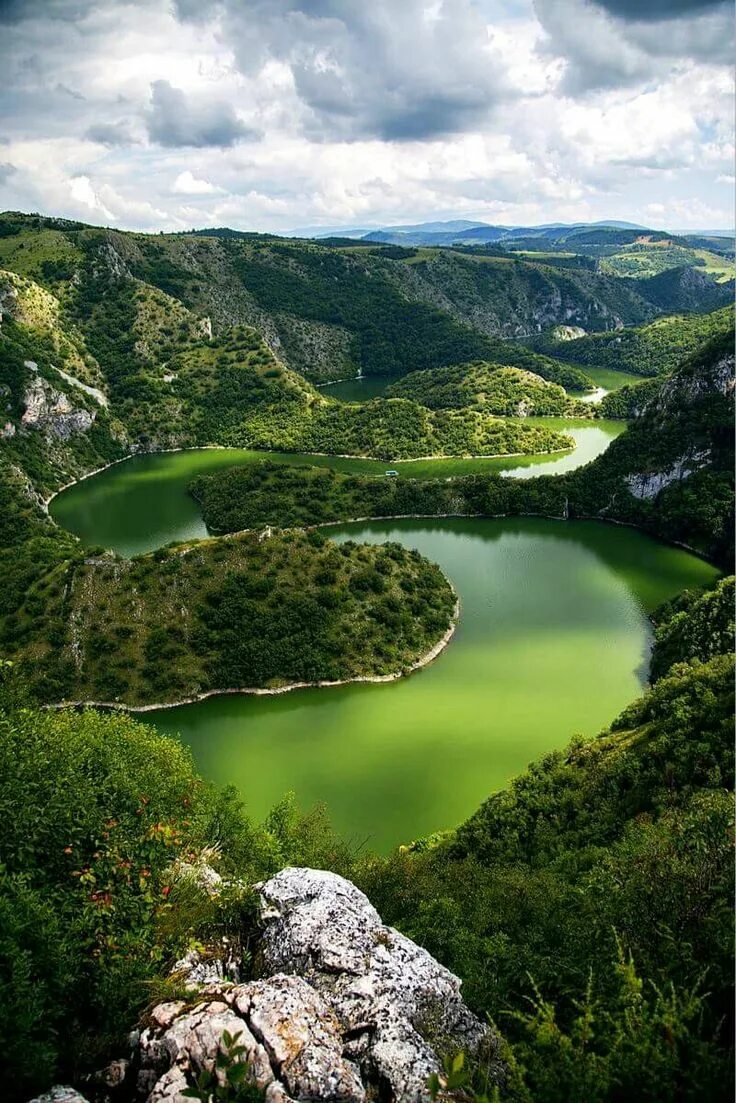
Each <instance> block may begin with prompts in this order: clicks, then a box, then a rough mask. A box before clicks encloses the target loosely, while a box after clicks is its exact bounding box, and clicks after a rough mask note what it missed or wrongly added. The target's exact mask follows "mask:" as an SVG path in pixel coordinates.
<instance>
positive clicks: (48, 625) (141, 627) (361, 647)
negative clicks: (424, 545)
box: [3, 532, 454, 705]
mask: <svg viewBox="0 0 736 1103" xmlns="http://www.w3.org/2000/svg"><path fill="white" fill-rule="evenodd" d="M453 607H454V597H453V594H452V590H451V589H450V586H449V585H448V583H447V582H446V580H445V578H444V576H443V575H442V572H441V571H440V569H439V567H437V566H435V565H434V564H431V563H428V562H427V561H426V560H425V559H423V558H422V557H421V556H420V555H419V553H418V552H413V551H408V550H406V549H405V548H403V547H401V546H400V545H398V544H387V545H383V546H380V547H370V546H369V547H363V546H358V545H356V544H353V543H352V542H350V543H347V544H342V545H341V546H340V547H336V546H335V545H333V544H331V543H329V542H328V541H327V540H326V539H325V538H324V537H323V536H322V535H321V534H319V533H312V534H310V535H309V536H307V535H305V534H304V533H301V532H296V533H288V532H284V533H279V534H275V535H267V536H266V537H265V538H264V537H263V535H260V536H259V535H256V534H252V535H243V536H239V537H235V538H231V539H226V540H218V541H216V542H198V543H196V544H192V545H184V546H178V547H172V548H169V549H165V550H162V551H159V552H156V553H155V554H154V555H153V556H145V557H141V558H138V559H134V560H121V559H118V558H116V557H114V556H112V555H110V554H107V555H100V556H94V555H93V556H88V557H87V558H84V557H83V556H81V555H77V556H75V557H74V558H72V559H71V560H70V561H64V562H62V563H60V564H59V565H58V566H57V567H55V568H54V569H52V570H51V571H49V572H47V573H46V574H45V575H44V576H43V578H42V579H40V580H39V581H38V582H37V583H36V584H35V586H32V587H31V588H30V589H29V591H28V593H27V594H26V596H25V600H24V601H23V602H22V604H21V605H20V607H19V608H18V610H17V611H15V612H14V614H13V615H12V616H11V617H10V618H9V619H8V620H7V621H6V624H5V632H4V640H3V642H4V646H5V648H6V651H7V652H8V653H10V654H13V655H15V656H17V657H18V658H19V659H21V660H23V661H24V662H25V663H26V679H27V684H28V685H29V687H31V689H32V690H33V691H34V693H35V694H36V695H37V696H39V697H40V698H41V699H43V700H48V701H58V700H60V699H66V700H72V701H78V700H86V701H90V700H95V701H100V700H102V701H116V702H121V703H126V704H130V705H142V704H147V703H151V702H166V701H172V700H178V699H181V698H185V697H189V696H192V695H194V694H197V693H202V692H207V691H208V690H215V689H231V688H233V689H235V688H243V687H263V688H275V687H278V686H282V685H285V684H289V683H293V682H303V681H306V682H312V681H319V680H328V681H337V680H340V679H345V678H348V679H349V678H357V677H364V676H369V675H376V674H379V675H380V674H390V673H395V672H397V671H402V670H405V669H407V668H409V667H410V666H411V664H412V663H413V662H415V661H416V660H418V659H419V658H420V657H421V656H422V655H424V654H425V653H426V652H427V651H429V650H430V648H431V647H432V646H433V645H434V644H435V643H436V641H437V639H438V638H439V637H440V636H441V635H442V633H443V632H444V631H445V630H446V629H447V627H448V625H449V623H450V618H451V615H452V611H453Z"/></svg>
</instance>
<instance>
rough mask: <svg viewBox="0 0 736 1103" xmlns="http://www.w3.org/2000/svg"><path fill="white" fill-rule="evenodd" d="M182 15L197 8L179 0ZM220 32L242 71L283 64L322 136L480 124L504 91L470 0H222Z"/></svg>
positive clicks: (430, 133) (395, 136) (436, 131)
mask: <svg viewBox="0 0 736 1103" xmlns="http://www.w3.org/2000/svg"><path fill="white" fill-rule="evenodd" d="M177 8H178V12H179V14H180V17H181V18H183V19H186V18H191V13H192V11H194V12H195V17H196V18H200V17H201V13H200V11H199V9H198V6H197V5H192V4H190V3H189V2H188V0H179V3H178V5H177ZM218 13H219V18H220V20H221V27H222V36H223V39H224V40H226V41H227V42H228V45H229V46H230V47H231V49H232V50H233V52H234V55H235V60H236V62H237V64H238V66H239V68H240V70H241V72H243V73H244V74H247V75H252V74H253V73H254V72H255V71H257V70H258V69H259V68H261V67H263V66H264V65H265V64H266V63H267V62H268V61H269V60H274V61H276V62H278V63H280V64H282V65H283V66H285V67H286V68H287V70H288V71H289V73H290V76H291V80H292V81H293V87H294V89H295V91H296V94H297V96H298V98H299V99H300V101H301V102H302V104H303V105H304V107H305V108H306V109H307V111H308V113H309V114H308V116H307V119H306V125H307V126H309V127H310V128H311V130H312V132H313V133H314V134H315V135H319V136H321V137H322V138H337V139H343V140H344V139H356V138H369V137H377V138H381V139H384V140H389V141H405V140H412V141H413V140H417V139H423V138H434V137H437V136H439V135H445V134H452V133H457V132H461V131H463V130H467V129H468V128H469V127H471V126H476V125H479V124H480V123H481V122H482V121H483V120H485V119H486V118H487V116H488V114H489V112H490V110H491V108H492V107H493V105H494V103H495V102H497V101H498V100H499V99H501V98H503V97H504V96H505V95H507V94H508V93H509V88H508V85H507V83H506V82H505V81H504V76H505V72H504V66H503V59H502V57H500V56H494V53H493V50H492V48H491V44H490V41H489V33H488V27H487V25H486V22H485V20H484V19H483V17H482V16H481V13H480V12H479V11H478V10H477V8H476V7H475V6H474V5H473V4H472V3H471V2H470V0H436V2H434V3H428V2H427V0H402V3H401V4H397V3H396V2H395V0H372V2H371V3H369V4H367V3H365V2H364V0H252V2H251V3H249V4H248V5H247V6H246V5H243V4H241V3H239V2H238V0H225V3H224V4H223V5H222V6H220V7H219V8H218Z"/></svg>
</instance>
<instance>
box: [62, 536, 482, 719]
mask: <svg viewBox="0 0 736 1103" xmlns="http://www.w3.org/2000/svg"><path fill="white" fill-rule="evenodd" d="M235 535H240V534H235ZM446 581H447V583H448V585H449V587H450V589H451V590H452V592H453V594H454V595H455V606H454V609H453V612H452V618H451V621H450V626H449V628H448V629H447V631H446V632H445V633H444V635H443V636H442V637H441V638H440V639H439V640H438V641H437V643H435V644H434V646H432V647H431V648H430V649H429V651H427V652H426V654H424V655H422V656H420V658H418V659H417V660H416V661H415V662H413V663H410V664H409V665H408V666H406V667H404V668H403V670H396V671H392V672H391V673H390V674H364V675H357V676H356V677H355V678H338V679H335V680H334V681H327V680H320V681H315V682H289V683H287V684H286V685H283V686H273V687H271V688H265V687H262V686H246V687H243V688H228V689H208V690H206V691H205V692H203V693H195V694H191V695H189V696H187V697H182V698H181V699H180V700H177V701H163V702H156V703H153V704H148V705H126V704H124V703H122V702H120V701H59V702H57V703H54V704H50V705H47V706H46V707H47V708H49V709H65V708H96V709H117V710H119V711H121V712H132V713H144V712H160V711H161V710H162V709H175V708H180V707H181V706H182V705H195V704H197V703H198V702H199V701H206V700H208V699H209V698H210V697H231V696H245V697H280V696H282V695H283V694H284V693H292V692H293V691H294V690H296V689H330V688H334V687H335V686H348V685H358V684H368V685H375V684H381V683H385V682H397V681H398V680H399V679H400V678H408V677H409V676H410V675H411V674H414V673H416V671H418V670H423V669H424V667H426V666H429V664H430V663H433V662H434V661H435V659H436V658H438V656H439V655H441V654H442V652H443V651H444V650H445V648H446V647H447V646H448V644H449V643H450V640H451V639H452V637H453V636H454V634H455V630H456V628H457V625H458V622H459V620H460V598H459V597H458V596H457V593H456V592H455V589H454V587H453V585H452V583H451V582H450V581H449V579H446Z"/></svg>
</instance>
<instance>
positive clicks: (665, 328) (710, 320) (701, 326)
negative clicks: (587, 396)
mask: <svg viewBox="0 0 736 1103" xmlns="http://www.w3.org/2000/svg"><path fill="white" fill-rule="evenodd" d="M732 325H733V310H732V309H731V307H723V308H722V309H720V310H715V311H713V312H712V313H710V314H681V315H678V314H675V315H672V316H670V317H667V318H658V319H657V320H656V321H654V322H650V323H649V324H648V325H644V326H632V327H630V328H628V329H624V330H620V331H619V332H617V333H588V334H587V335H586V336H585V337H578V338H576V339H575V340H572V341H570V340H560V339H559V338H558V337H556V336H555V331H554V329H553V330H551V331H550V333H549V334H545V335H543V336H540V337H535V338H533V339H532V340H531V341H530V345H531V347H532V348H534V349H535V350H537V351H538V352H541V353H544V354H546V355H548V356H554V357H557V358H559V359H560V360H567V361H569V362H570V363H571V364H579V365H580V366H582V367H586V366H588V367H610V368H613V369H614V370H618V371H625V372H631V373H632V374H634V375H642V376H652V375H661V374H663V373H664V372H668V371H671V370H672V369H673V368H675V367H677V365H678V364H680V363H681V362H682V360H683V359H685V358H686V356H687V355H688V353H693V352H696V351H697V349H698V348H699V347H700V346H701V345H702V344H703V343H704V342H705V341H708V340H710V339H712V338H714V337H718V336H719V335H721V334H723V333H727V332H728V331H729V329H730V328H731V326H732Z"/></svg>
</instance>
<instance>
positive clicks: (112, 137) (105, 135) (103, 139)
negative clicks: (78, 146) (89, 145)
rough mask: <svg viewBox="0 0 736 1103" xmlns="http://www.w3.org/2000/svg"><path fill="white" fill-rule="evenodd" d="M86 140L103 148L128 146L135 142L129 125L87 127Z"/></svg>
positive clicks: (109, 124)
mask: <svg viewBox="0 0 736 1103" xmlns="http://www.w3.org/2000/svg"><path fill="white" fill-rule="evenodd" d="M84 136H85V138H89V140H90V142H97V143H98V144H99V145H103V146H127V145H130V144H131V142H133V141H134V139H133V137H132V135H131V133H130V129H129V127H128V124H127V123H124V122H118V123H94V124H93V125H92V126H89V127H87V130H86V132H85V135H84Z"/></svg>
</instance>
